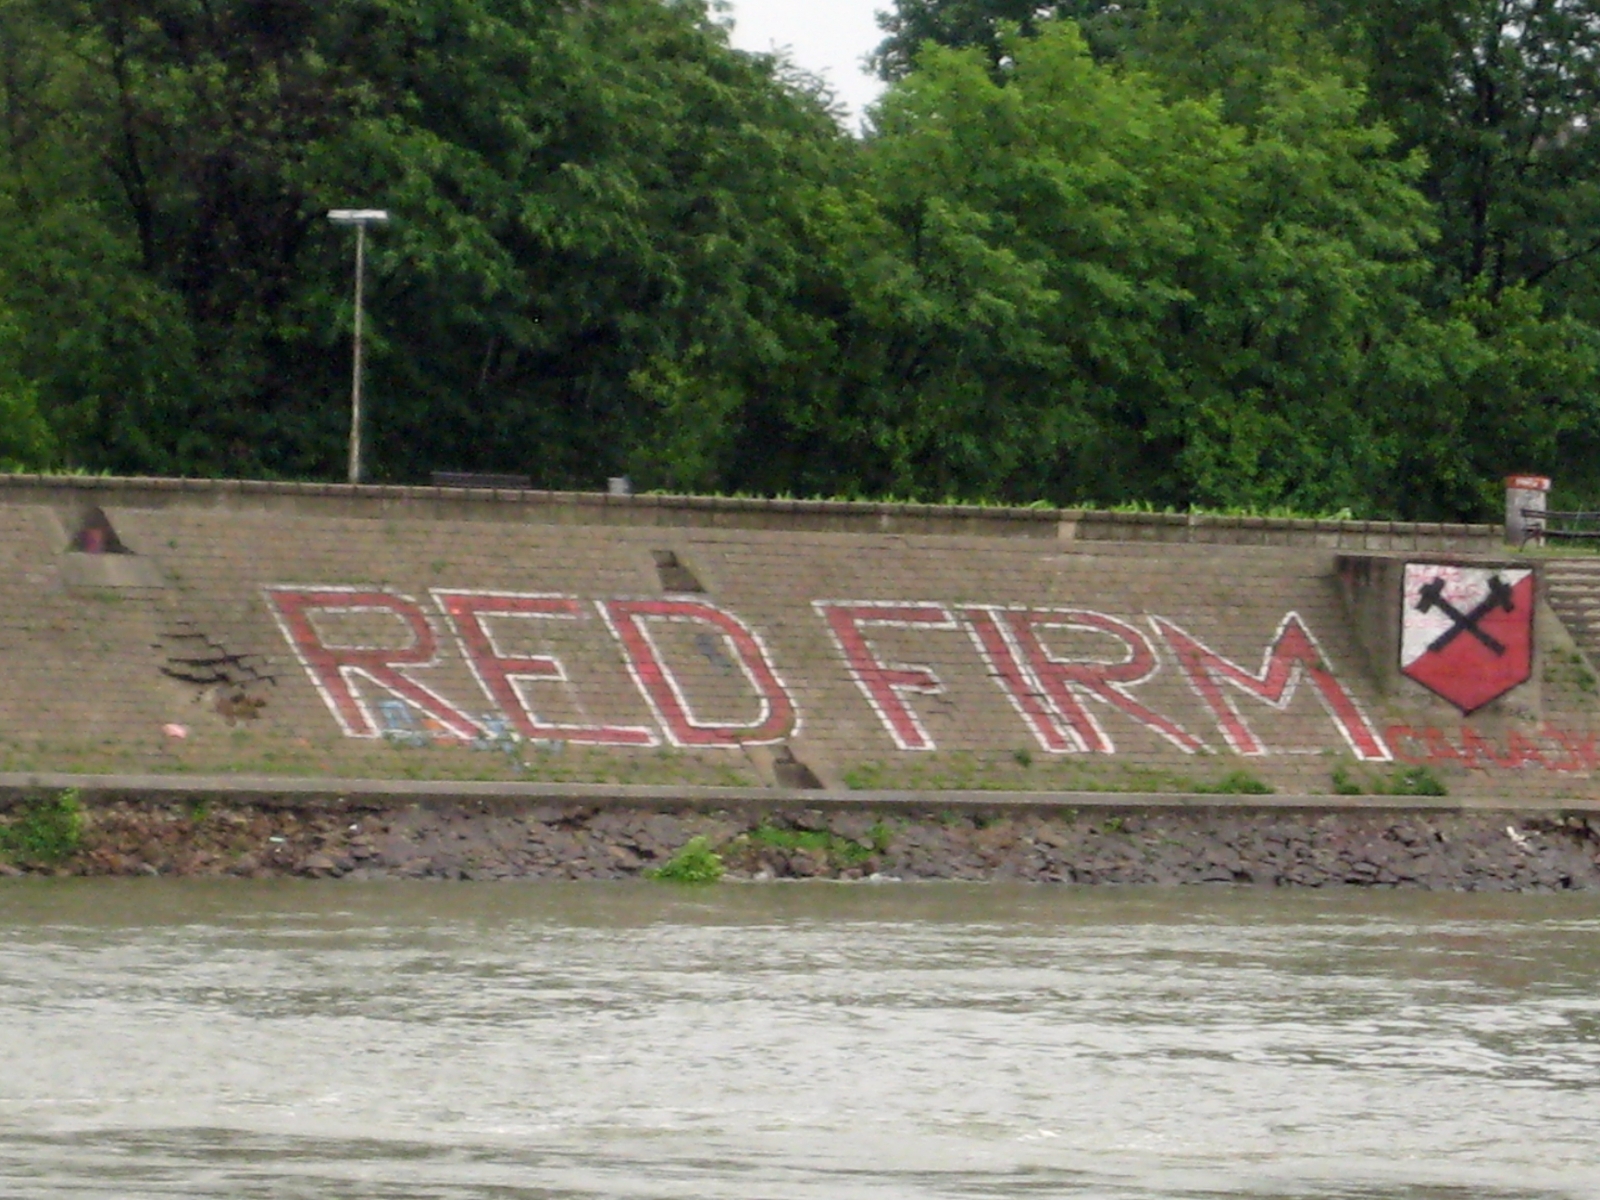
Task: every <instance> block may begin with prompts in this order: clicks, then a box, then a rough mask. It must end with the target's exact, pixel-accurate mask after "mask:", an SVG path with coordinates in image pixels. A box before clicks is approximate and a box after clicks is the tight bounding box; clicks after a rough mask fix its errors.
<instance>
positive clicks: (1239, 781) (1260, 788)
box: [1194, 771, 1272, 796]
mask: <svg viewBox="0 0 1600 1200" xmlns="http://www.w3.org/2000/svg"><path fill="white" fill-rule="evenodd" d="M1194 790H1195V791H1197V792H1204V793H1206V794H1208V795H1220V796H1270V795H1272V788H1271V787H1269V786H1268V785H1267V784H1264V783H1262V782H1261V780H1259V779H1257V778H1256V777H1255V776H1254V775H1252V774H1250V772H1248V771H1229V772H1228V773H1227V774H1226V775H1224V776H1223V777H1222V778H1221V779H1219V780H1217V782H1215V783H1202V784H1199V785H1197V786H1196V787H1195V789H1194Z"/></svg>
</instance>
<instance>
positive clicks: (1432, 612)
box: [1400, 563, 1533, 713]
mask: <svg viewBox="0 0 1600 1200" xmlns="http://www.w3.org/2000/svg"><path fill="white" fill-rule="evenodd" d="M1400 670H1401V671H1402V672H1404V673H1405V674H1406V675H1407V676H1409V677H1410V678H1412V679H1415V680H1416V681H1417V682H1418V683H1420V684H1421V685H1422V686H1423V687H1425V688H1427V689H1428V690H1429V691H1432V692H1436V693H1437V694H1439V695H1440V696H1443V697H1444V698H1445V699H1446V700H1448V701H1450V703H1451V704H1454V705H1455V706H1456V707H1457V708H1459V709H1460V710H1461V711H1462V712H1463V713H1471V712H1475V711H1477V710H1478V709H1480V708H1482V707H1483V706H1484V705H1485V704H1487V703H1489V701H1491V700H1493V699H1494V698H1495V697H1497V696H1503V695H1505V694H1506V693H1507V692H1509V691H1510V690H1511V689H1512V688H1514V687H1516V686H1517V685H1518V684H1520V683H1526V682H1527V680H1528V676H1529V675H1531V674H1532V673H1533V572H1532V571H1529V570H1518V569H1513V568H1506V567H1444V566H1437V565H1435V564H1433V563H1407V564H1406V583H1405V600H1404V608H1403V611H1402V613H1401V617H1400Z"/></svg>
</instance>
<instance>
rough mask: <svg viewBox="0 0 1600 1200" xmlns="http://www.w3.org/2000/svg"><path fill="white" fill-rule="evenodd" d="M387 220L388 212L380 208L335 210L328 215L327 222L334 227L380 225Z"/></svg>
mask: <svg viewBox="0 0 1600 1200" xmlns="http://www.w3.org/2000/svg"><path fill="white" fill-rule="evenodd" d="M388 219H389V214H388V212H387V211H386V210H384V209H381V208H335V209H332V210H330V211H329V213H328V220H330V221H332V222H333V223H334V224H335V225H382V224H383V223H384V222H386V221H388Z"/></svg>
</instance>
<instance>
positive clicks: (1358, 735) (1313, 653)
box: [1150, 612, 1390, 762]
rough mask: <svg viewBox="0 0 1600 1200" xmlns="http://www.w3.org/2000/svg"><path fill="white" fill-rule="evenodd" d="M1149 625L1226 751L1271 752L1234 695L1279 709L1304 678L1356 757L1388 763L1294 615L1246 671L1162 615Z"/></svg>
mask: <svg viewBox="0 0 1600 1200" xmlns="http://www.w3.org/2000/svg"><path fill="white" fill-rule="evenodd" d="M1150 623H1151V624H1152V625H1154V626H1155V628H1156V632H1157V633H1159V634H1160V635H1161V636H1162V638H1163V639H1165V641H1166V643H1167V646H1168V647H1169V648H1170V649H1171V650H1172V654H1173V657H1174V658H1176V659H1177V660H1178V666H1179V667H1180V668H1182V670H1183V674H1184V676H1185V678H1187V679H1188V681H1189V686H1190V687H1191V688H1193V689H1194V691H1195V694H1196V695H1197V696H1199V697H1200V699H1201V701H1203V702H1204V704H1205V706H1206V707H1207V708H1208V709H1209V710H1210V711H1211V715H1212V716H1213V717H1214V718H1215V719H1216V722H1217V728H1218V729H1220V730H1221V731H1222V736H1223V738H1224V739H1226V741H1227V743H1228V745H1229V747H1230V748H1232V749H1233V750H1234V751H1235V752H1237V753H1239V754H1250V755H1257V754H1267V753H1270V751H1269V750H1268V749H1267V747H1266V746H1265V745H1263V744H1262V742H1261V739H1260V738H1258V737H1257V736H1256V734H1255V731H1254V730H1252V729H1251V728H1250V725H1249V723H1248V722H1247V721H1246V720H1245V719H1244V717H1243V716H1242V715H1240V713H1239V710H1238V708H1237V707H1236V706H1235V704H1234V693H1236V692H1242V693H1244V694H1245V695H1247V696H1254V697H1255V698H1256V699H1257V700H1260V701H1263V702H1264V703H1266V704H1269V705H1271V706H1272V707H1273V708H1276V709H1279V710H1280V711H1281V710H1284V709H1287V708H1288V707H1289V704H1290V702H1291V701H1292V700H1293V699H1294V694H1295V689H1296V688H1297V687H1298V685H1299V683H1300V680H1301V679H1302V678H1309V679H1310V680H1311V685H1312V687H1313V688H1315V689H1316V693H1317V699H1318V700H1319V701H1321V703H1322V707H1323V709H1324V710H1325V711H1326V712H1327V714H1328V716H1330V717H1331V718H1333V723H1334V724H1335V725H1336V726H1338V729H1339V733H1340V734H1341V735H1342V736H1343V737H1344V740H1345V743H1346V745H1348V746H1349V747H1350V749H1351V750H1352V751H1353V752H1354V753H1355V756H1356V757H1357V758H1359V759H1363V760H1365V761H1368V762H1388V761H1389V757H1390V755H1389V748H1388V747H1387V746H1385V745H1384V744H1383V739H1382V738H1380V737H1379V736H1378V733H1377V730H1375V729H1374V728H1373V726H1372V723H1371V722H1370V721H1368V720H1367V716H1366V714H1365V713H1363V712H1362V711H1361V708H1360V706H1359V705H1357V704H1356V702H1355V699H1354V698H1353V697H1352V696H1351V695H1350V693H1349V692H1347V691H1346V690H1345V688H1344V685H1343V684H1341V683H1340V682H1339V679H1338V677H1337V676H1336V675H1335V674H1334V671H1333V667H1332V666H1331V665H1330V664H1329V662H1328V659H1327V656H1326V655H1325V654H1323V653H1322V649H1321V647H1319V646H1318V645H1317V640H1316V638H1314V637H1313V636H1312V635H1311V630H1310V629H1308V628H1307V627H1306V623H1305V622H1304V621H1302V620H1301V619H1300V614H1299V613H1293V612H1291V613H1289V614H1288V615H1286V616H1285V617H1284V618H1283V623H1282V624H1281V625H1279V626H1278V632H1277V635H1276V636H1275V637H1274V638H1273V639H1272V644H1271V645H1270V646H1268V647H1267V652H1266V654H1265V655H1263V656H1262V659H1261V669H1260V670H1259V671H1255V672H1252V671H1247V670H1245V668H1243V667H1241V666H1240V665H1239V664H1238V663H1235V662H1232V661H1230V660H1229V659H1226V658H1224V657H1223V656H1222V655H1220V654H1218V653H1217V652H1216V651H1215V650H1213V649H1211V647H1209V646H1207V645H1206V644H1205V643H1204V642H1202V641H1200V639H1199V638H1196V637H1194V636H1193V635H1191V634H1190V633H1188V632H1186V631H1185V630H1183V629H1181V628H1179V627H1178V626H1177V625H1175V624H1173V623H1172V622H1171V621H1168V620H1167V619H1166V618H1164V617H1151V618H1150Z"/></svg>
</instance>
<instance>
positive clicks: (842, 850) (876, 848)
mask: <svg viewBox="0 0 1600 1200" xmlns="http://www.w3.org/2000/svg"><path fill="white" fill-rule="evenodd" d="M747 837H748V838H749V840H750V842H751V843H752V844H754V845H757V846H770V847H771V848H772V849H774V850H807V851H810V852H812V853H819V854H823V855H825V856H826V857H827V859H828V862H829V864H830V865H831V866H833V867H859V866H861V865H862V864H863V863H865V862H866V861H867V860H868V859H870V858H872V857H873V856H874V855H878V854H882V853H884V852H885V851H887V850H888V849H889V842H890V840H891V838H892V837H893V834H892V832H891V830H890V829H889V827H888V826H887V825H886V824H884V823H883V822H882V821H877V822H875V823H874V824H873V825H872V827H871V828H870V829H868V830H867V832H866V836H865V837H863V838H860V839H852V838H847V837H843V836H841V835H840V834H837V833H834V832H832V831H831V830H826V829H815V830H813V829H784V828H782V827H780V826H777V825H773V824H772V823H770V822H768V821H763V822H762V823H761V824H760V825H757V826H756V827H755V828H754V829H752V830H751V831H750V833H749V834H748V835H747Z"/></svg>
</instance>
